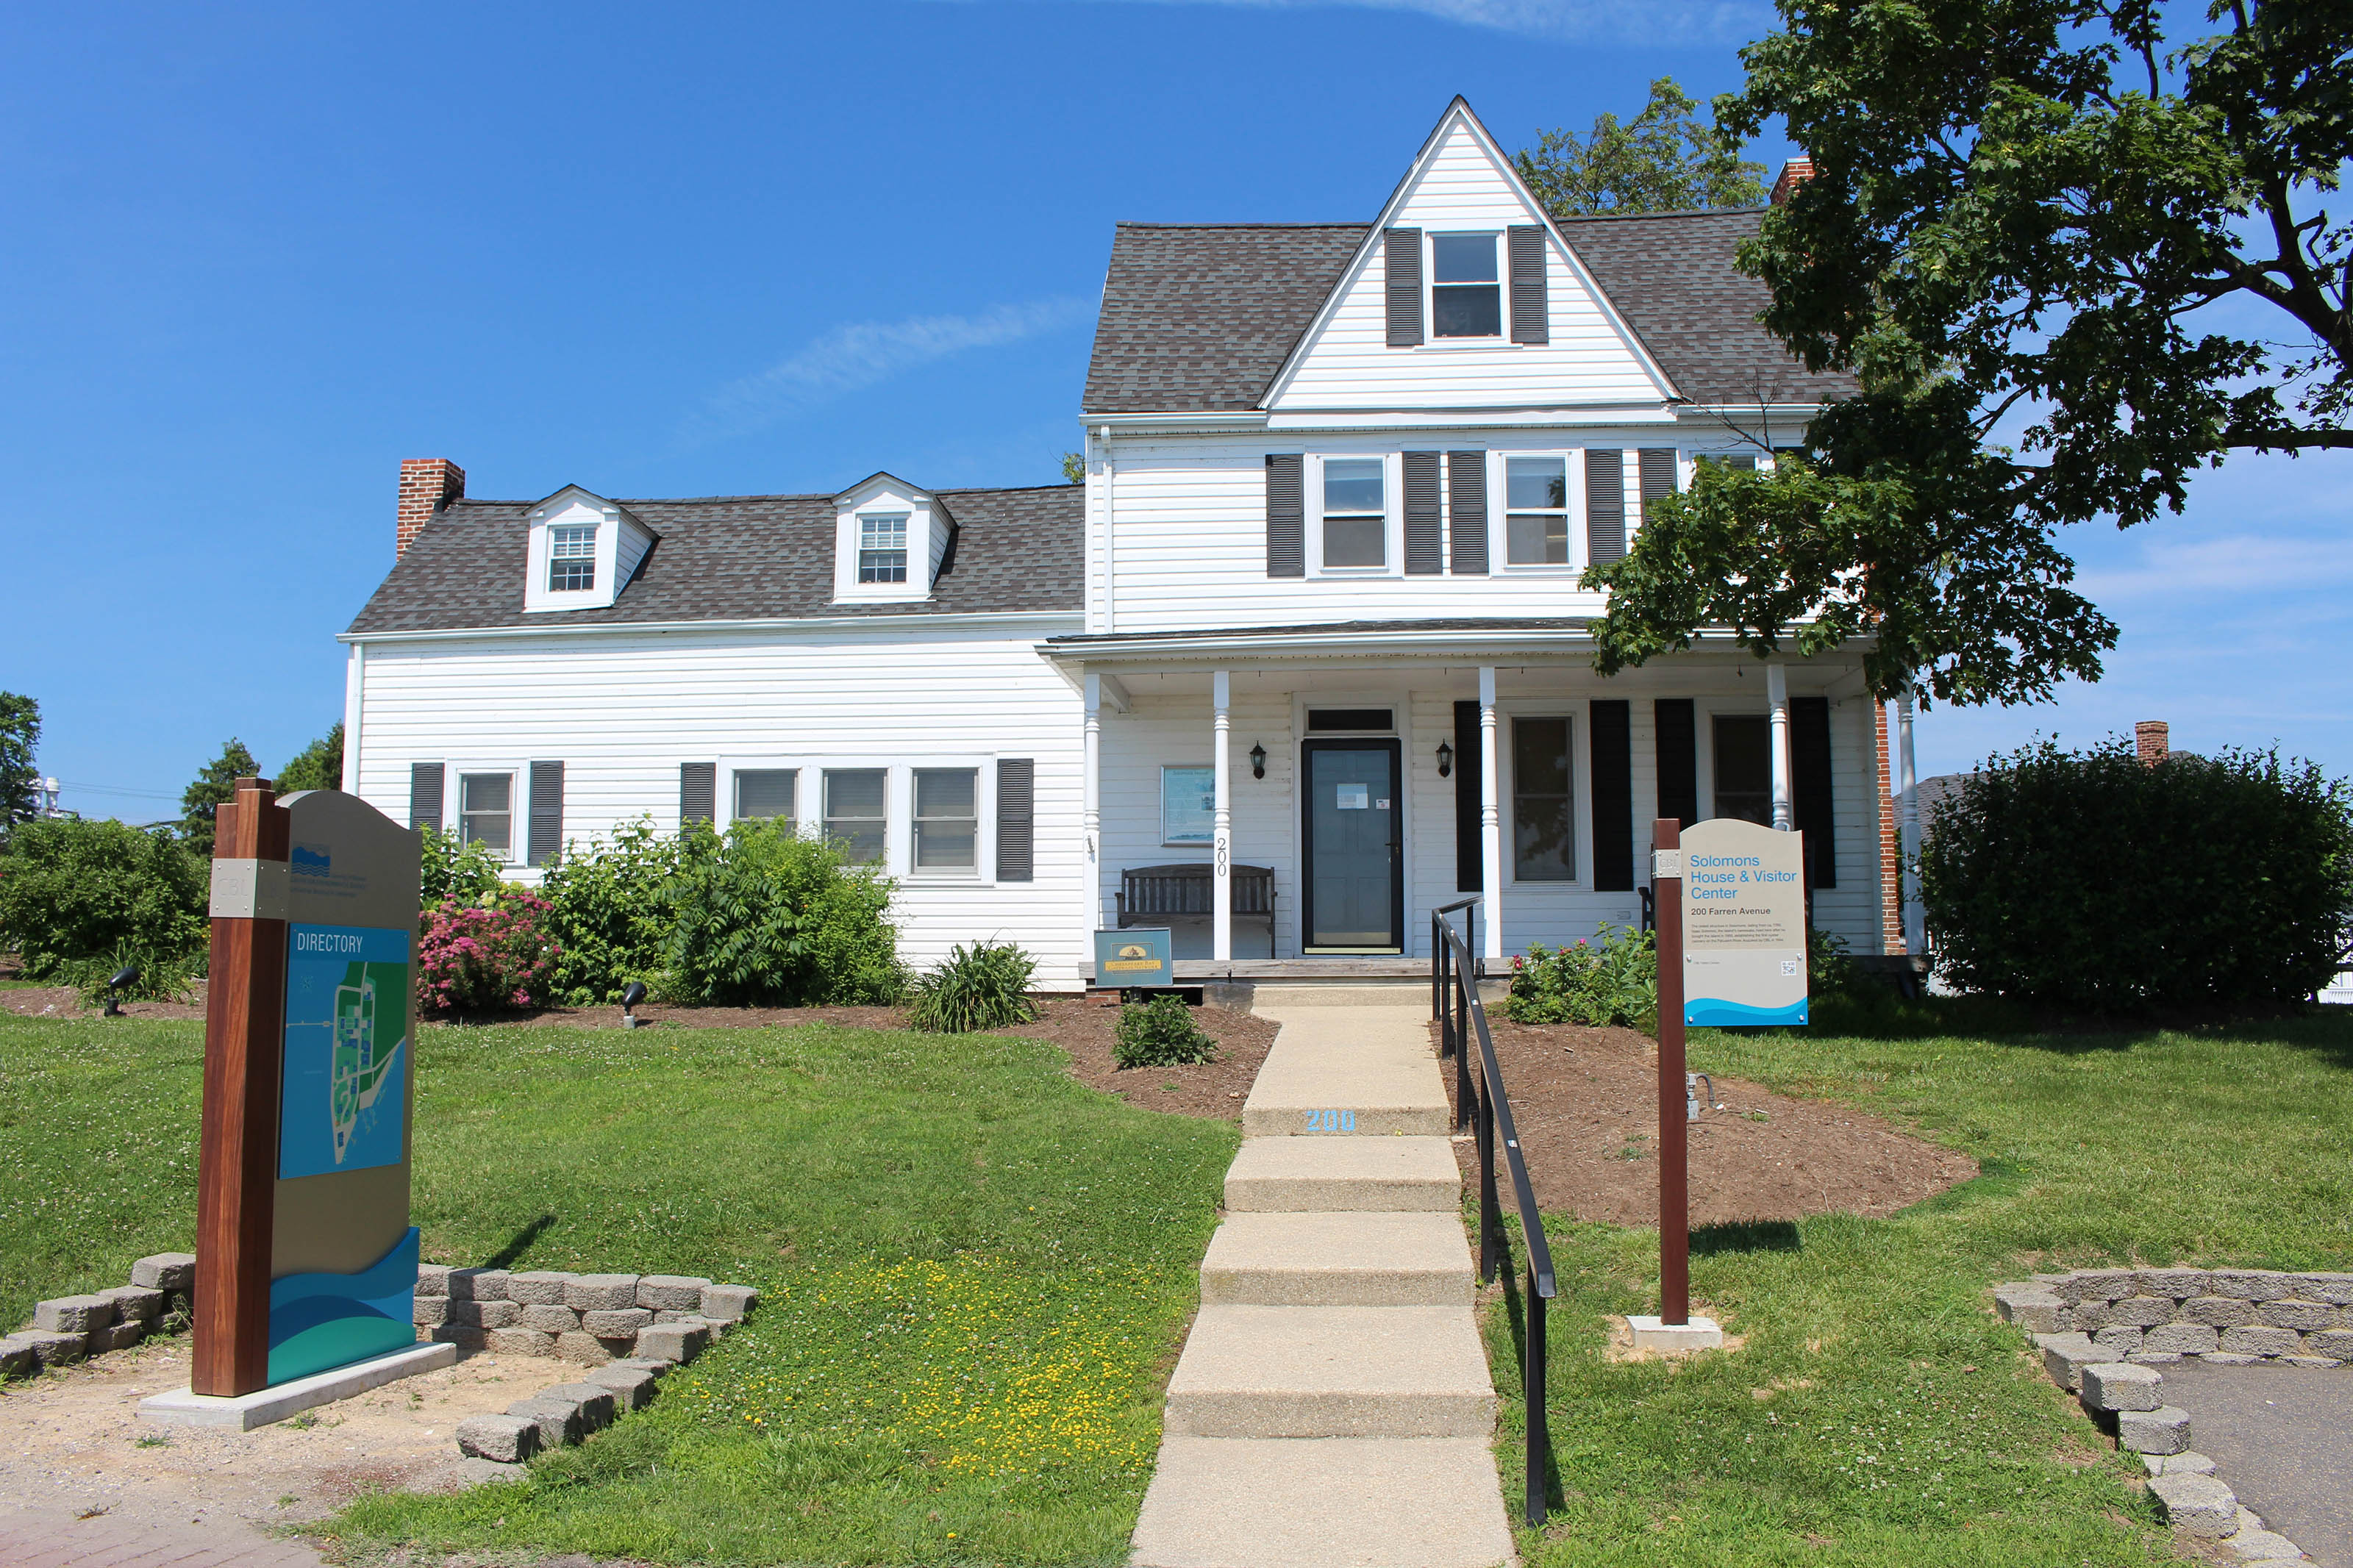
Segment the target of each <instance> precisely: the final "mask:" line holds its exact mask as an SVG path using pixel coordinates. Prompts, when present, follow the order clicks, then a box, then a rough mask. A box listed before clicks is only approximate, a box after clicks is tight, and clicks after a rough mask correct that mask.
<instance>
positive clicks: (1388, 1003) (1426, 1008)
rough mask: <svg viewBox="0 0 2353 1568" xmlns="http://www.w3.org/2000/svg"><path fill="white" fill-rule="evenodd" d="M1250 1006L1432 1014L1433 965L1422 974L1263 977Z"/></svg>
mask: <svg viewBox="0 0 2353 1568" xmlns="http://www.w3.org/2000/svg"><path fill="white" fill-rule="evenodd" d="M1250 1006H1251V1007H1252V1008H1253V1009H1254V1010H1255V1011H1258V1012H1261V1013H1268V1014H1279V1013H1282V1012H1286V1011H1288V1010H1289V1009H1291V1008H1293V1007H1385V1008H1386V1007H1398V1008H1413V1009H1418V1010H1419V1013H1420V1015H1421V1016H1423V1017H1428V1016H1430V968H1429V966H1428V965H1427V964H1425V965H1423V966H1422V968H1421V971H1420V972H1419V973H1416V974H1411V975H1394V976H1383V977H1380V978H1369V977H1366V978H1349V979H1345V980H1259V981H1253V982H1252V983H1251V989H1250Z"/></svg>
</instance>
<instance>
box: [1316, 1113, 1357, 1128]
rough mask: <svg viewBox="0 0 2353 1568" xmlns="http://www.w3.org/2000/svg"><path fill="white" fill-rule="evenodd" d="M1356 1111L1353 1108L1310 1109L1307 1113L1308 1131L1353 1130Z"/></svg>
mask: <svg viewBox="0 0 2353 1568" xmlns="http://www.w3.org/2000/svg"><path fill="white" fill-rule="evenodd" d="M1307 1131H1310V1132H1354V1131H1356V1112H1355V1111H1353V1110H1311V1111H1309V1112H1308V1113H1307Z"/></svg>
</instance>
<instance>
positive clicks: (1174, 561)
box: [343, 100, 1901, 987]
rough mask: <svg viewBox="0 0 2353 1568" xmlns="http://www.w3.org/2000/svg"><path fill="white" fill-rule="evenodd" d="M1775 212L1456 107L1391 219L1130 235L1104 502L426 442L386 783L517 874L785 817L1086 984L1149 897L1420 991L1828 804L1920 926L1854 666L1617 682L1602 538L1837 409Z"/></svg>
mask: <svg viewBox="0 0 2353 1568" xmlns="http://www.w3.org/2000/svg"><path fill="white" fill-rule="evenodd" d="M1786 177H1787V176H1785V178H1786ZM1757 223H1758V214H1757V213H1756V212H1708V213H1693V214H1663V215H1656V216H1641V217H1623V218H1595V219H1581V220H1577V221H1572V222H1554V221H1549V220H1547V218H1546V216H1545V214H1544V212H1543V210H1542V208H1541V207H1540V206H1539V205H1537V203H1536V202H1535V200H1534V199H1533V198H1532V197H1531V196H1530V195H1529V193H1528V191H1527V189H1526V187H1525V185H1524V184H1522V183H1521V182H1520V180H1519V179H1518V178H1517V177H1516V175H1515V174H1514V171H1513V168H1512V165H1511V162H1510V160H1509V159H1508V158H1507V157H1506V156H1505V154H1504V152H1503V151H1502V150H1501V149H1500V148H1499V147H1498V146H1497V145H1496V143H1495V142H1494V140H1493V137H1491V136H1490V135H1489V134H1488V133H1487V132H1486V131H1485V129H1484V128H1483V127H1482V125H1481V124H1480V122H1479V121H1478V120H1477V118H1476V117H1475V116H1474V115H1473V114H1472V112H1471V110H1470V109H1469V107H1468V106H1467V105H1465V104H1464V103H1462V102H1461V100H1456V102H1455V103H1454V104H1453V105H1451V107H1450V108H1449V109H1448V110H1447V111H1446V113H1445V115H1444V117H1443V118H1442V119H1441V120H1440V122H1439V124H1438V127H1437V129H1436V130H1435V131H1433V132H1431V133H1430V138H1429V140H1428V141H1427V142H1425V143H1424V144H1423V146H1422V148H1421V150H1420V153H1419V154H1418V155H1417V156H1416V157H1415V159H1414V160H1413V163H1412V165H1411V167H1410V168H1409V169H1408V170H1407V172H1406V174H1405V178H1404V179H1403V180H1402V181H1401V182H1400V183H1399V184H1398V187H1397V189H1396V192H1395V193H1394V194H1393V195H1391V196H1390V197H1389V199H1388V203H1387V204H1386V205H1384V206H1383V207H1382V208H1381V209H1380V210H1379V212H1378V213H1377V214H1375V215H1372V216H1370V220H1369V221H1366V222H1359V223H1339V224H1333V223H1319V224H1293V223H1235V224H1149V223H1135V224H1123V225H1121V226H1119V227H1118V229H1117V231H1116V232H1115V234H1114V235H1113V241H1112V251H1111V260H1110V267H1109V272H1108V276H1107V278H1106V279H1105V281H1104V285H1103V306H1102V315H1101V319H1100V321H1099V323H1098V325H1097V329H1096V334H1095V341H1094V351H1093V359H1092V364H1091V365H1090V367H1089V370H1088V374H1087V382H1086V386H1085V390H1084V393H1083V395H1082V415H1083V419H1084V426H1085V452H1086V462H1087V478H1086V482H1085V483H1084V484H1083V485H1071V486H1055V487H1051V488H1047V489H1001V490H986V489H929V488H927V487H925V486H924V485H923V484H922V483H921V482H920V476H917V477H915V478H913V479H902V478H900V477H898V476H897V475H894V474H892V473H888V472H881V473H876V474H873V475H872V476H871V477H870V478H867V479H861V480H860V481H859V482H858V483H856V484H854V485H851V486H850V487H849V488H848V489H843V490H840V491H839V492H837V493H831V494H816V495H811V494H796V495H764V496H721V497H711V498H703V499H693V500H615V499H610V498H608V497H607V496H605V495H603V494H601V493H598V492H596V491H595V490H593V489H585V488H583V487H582V486H580V485H577V484H568V485H566V486H565V487H564V488H563V489H558V490H556V491H555V492H554V494H552V495H549V496H547V497H546V498H545V499H543V500H473V499H470V498H469V497H467V496H466V495H465V493H464V491H465V480H464V476H463V474H462V473H461V472H460V471H459V468H457V467H456V466H455V465H454V464H452V463H449V462H447V461H442V460H438V459H437V460H429V461H413V462H409V463H406V464H405V465H404V466H403V468H402V474H401V494H400V506H399V523H398V555H397V559H396V563H395V565H394V567H393V570H392V573H391V574H390V575H389V576H388V577H386V578H385V582H384V584H383V586H382V587H380V588H379V589H377V591H376V593H375V595H374V597H373V598H371V599H370V600H369V602H368V604H367V606H366V608H365V609H364V610H363V611H362V612H361V613H360V616H359V617H358V619H356V620H355V621H353V624H352V626H351V629H350V630H349V631H348V632H346V633H345V634H343V641H344V642H345V643H346V644H348V645H349V660H350V664H349V683H348V696H347V699H346V712H345V718H344V723H345V736H346V739H345V749H344V767H345V784H344V787H346V788H347V789H352V790H354V791H356V792H358V793H359V794H360V795H364V796H365V797H366V798H367V799H368V800H369V801H371V802H372V803H374V804H375V805H378V806H380V807H381V808H383V809H384V810H385V811H387V812H389V813H391V814H392V815H393V816H396V817H398V818H400V819H401V820H404V821H408V822H411V823H418V824H422V823H434V824H438V825H439V826H441V827H442V828H443V829H444V830H446V831H450V832H456V833H462V834H463V835H465V836H466V837H469V838H476V839H480V840H482V841H483V842H485V843H488V844H491V845H494V846H497V847H500V848H501V849H502V850H503V851H504V852H505V853H506V855H507V857H508V858H509V860H510V862H511V863H512V867H513V868H514V871H513V874H514V876H515V877H516V878H517V879H520V880H523V881H526V882H527V881H530V880H531V879H533V877H534V876H535V875H536V874H537V868H541V867H543V866H545V865H546V864H547V863H548V862H549V861H550V859H551V858H554V857H555V856H557V855H559V854H561V853H562V852H563V849H564V847H565V845H566V844H567V843H568V842H573V841H578V840H585V839H587V838H589V837H593V836H595V835H597V834H600V833H603V832H606V831H607V830H608V829H610V828H611V827H612V826H614V825H616V824H617V823H620V822H623V821H625V820H628V819H630V818H634V817H638V816H648V815H650V816H652V818H653V819H654V820H655V822H656V823H657V824H659V825H660V826H665V827H668V826H676V825H677V824H678V823H679V822H680V821H681V819H682V818H689V817H712V818H715V819H717V820H718V821H720V822H722V823H724V822H726V821H729V820H732V819H734V818H739V817H747V816H785V817H789V818H792V819H794V820H796V821H797V822H798V823H800V824H801V825H802V826H804V827H806V828H807V830H809V831H812V832H824V833H827V834H830V835H833V836H836V837H839V838H842V839H845V840H847V841H848V842H849V844H850V845H851V846H852V847H854V850H855V852H856V853H858V854H860V856H863V857H867V858H872V859H875V860H878V861H880V862H881V864H882V865H883V866H885V867H886V868H888V869H889V871H890V873H891V875H892V877H893V878H895V879H896V880H897V883H898V889H899V891H898V895H897V905H896V908H897V914H898V918H899V919H900V921H901V922H902V932H903V940H902V951H903V952H904V953H905V955H906V956H907V957H908V958H909V959H910V960H911V961H913V962H914V963H919V964H920V963H930V962H932V961H934V960H935V959H936V958H938V957H939V956H940V955H941V954H943V953H944V952H945V951H946V949H947V948H948V946H949V945H950V944H951V943H953V942H969V941H973V940H976V939H979V938H984V937H989V938H998V939H1010V940H1013V941H1017V942H1020V943H1022V944H1023V945H1024V946H1026V947H1028V948H1029V950H1030V951H1031V952H1035V953H1037V954H1038V955H1039V957H1040V959H1041V961H1042V962H1041V968H1040V976H1041V979H1042V980H1043V981H1044V982H1045V983H1047V984H1051V985H1055V986H1060V987H1072V986H1076V985H1078V984H1081V983H1082V980H1083V979H1084V977H1085V976H1086V975H1087V974H1088V973H1091V965H1092V941H1091V938H1090V932H1092V931H1096V930H1099V929H1108V928H1113V927H1116V926H1117V925H1119V924H1120V923H1121V922H1122V921H1126V922H1128V923H1130V924H1147V925H1167V926H1169V927H1170V928H1171V929H1173V930H1174V931H1175V932H1176V952H1177V956H1178V960H1179V973H1180V977H1187V978H1209V977H1213V976H1215V975H1219V974H1233V975H1238V976H1248V975H1250V974H1252V973H1270V972H1271V971H1269V970H1268V969H1266V968H1265V967H1263V966H1264V965H1266V964H1267V963H1270V962H1276V963H1281V964H1282V968H1283V970H1284V971H1285V972H1293V973H1296V972H1298V971H1300V970H1301V969H1303V968H1310V969H1315V970H1318V971H1320V972H1329V973H1335V974H1340V973H1377V972H1379V971H1381V970H1382V969H1384V968H1387V969H1388V970H1391V971H1398V970H1401V969H1402V967H1403V966H1404V965H1405V964H1406V963H1409V962H1411V961H1413V960H1416V959H1422V960H1426V959H1427V956H1428V952H1429V945H1430V938H1429V911H1430V910H1431V909H1432V908H1433V907H1435V906H1439V905H1442V904H1446V903H1450V902H1452V901H1453V900H1457V899H1459V898H1461V897H1463V896H1465V894H1466V893H1467V892H1469V891H1471V890H1479V889H1483V892H1484V899H1485V902H1484V906H1483V912H1482V916H1481V930H1480V938H1481V941H1482V946H1483V949H1484V952H1485V953H1486V955H1487V956H1488V957H1489V958H1490V960H1493V959H1497V958H1502V957H1504V956H1505V955H1508V954H1511V953H1514V952H1523V951H1525V948H1526V946H1527V944H1529V943H1530V942H1546V943H1555V942H1564V941H1574V940H1575V939H1577V938H1578V937H1580V936H1586V935H1589V934H1591V933H1592V932H1593V931H1594V929H1595V927H1596V925H1597V923H1598V922H1600V921H1612V922H1618V923H1620V924H1630V923H1634V922H1636V921H1639V920H1640V919H1641V889H1643V888H1644V887H1645V885H1646V884H1647V883H1648V880H1649V877H1650V864H1649V857H1648V853H1647V852H1648V849H1649V847H1650V837H1651V819H1652V817H1653V816H1677V817H1681V818H1683V819H1684V820H1686V821H1690V820H1694V819H1696V818H1701V817H1706V816H1744V817H1748V818H1751V819H1754V820H1758V821H1767V822H1769V821H1773V820H1775V819H1776V817H1777V816H1778V818H1779V819H1780V820H1781V821H1783V822H1787V823H1791V824H1793V825H1794V826H1797V827H1799V828H1802V829H1804V830H1805V831H1806V833H1807V834H1808V836H1809V844H1810V854H1811V857H1812V879H1813V883H1814V887H1815V911H1816V921H1817V923H1818V924H1819V925H1820V926H1822V927H1824V928H1826V929H1828V930H1830V931H1834V932H1836V933H1838V934H1839V935H1841V936H1842V937H1844V938H1845V939H1846V940H1847V942H1849V943H1850V944H1851V946H1852V948H1853V950H1854V951H1855V952H1859V953H1879V952H1888V951H1892V950H1894V949H1895V948H1897V947H1898V946H1899V945H1900V942H1901V938H1900V935H1899V932H1900V929H1901V928H1900V925H1899V923H1898V921H1897V918H1896V911H1895V910H1894V908H1893V907H1892V906H1893V896H1894V887H1893V866H1894V861H1893V856H1892V849H1891V842H1892V835H1891V834H1890V832H1889V831H1888V830H1889V827H1890V823H1889V813H1888V812H1887V810H1886V806H1885V802H1886V798H1887V791H1886V762H1885V758H1886V739H1885V736H1886V731H1885V727H1884V721H1883V711H1882V710H1880V709H1879V708H1878V706H1877V705H1876V704H1875V703H1874V702H1873V700H1872V699H1871V697H1870V695H1869V693H1868V691H1867V690H1866V689H1865V687H1864V684H1863V678H1862V668H1861V664H1860V659H1859V657H1858V656H1856V655H1855V654H1852V653H1841V654H1840V655H1838V656H1835V657H1829V658H1814V659H1808V660H1798V659H1794V658H1792V659H1790V660H1788V661H1787V662H1783V663H1774V664H1767V663H1764V662H1761V661H1759V660H1757V658H1754V657H1752V656H1750V655H1748V654H1746V653H1742V652H1739V651H1737V650H1736V649H1735V648H1734V647H1732V646H1731V645H1730V644H1729V642H1728V641H1725V640H1720V639H1706V638H1703V639H1702V641H1701V644H1700V646H1699V647H1698V648H1696V649H1695V650H1694V651H1692V652H1690V653H1686V654H1682V655H1678V656H1675V657H1672V658H1662V659H1659V660H1657V661H1655V662H1653V663H1652V664H1651V665H1650V666H1648V667H1646V668H1641V669H1639V670H1635V671H1630V672H1628V673H1626V674H1623V675H1620V676H1619V677H1617V678H1616V679H1609V680H1604V679H1600V678H1599V677H1598V676H1597V675H1596V674H1595V672H1594V670H1593V668H1592V666H1591V653H1592V643H1591V638H1590V636H1589V633H1588V625H1589V623H1590V620H1591V618H1592V617H1594V616H1596V615H1598V614H1599V611H1600V610H1601V608H1602V605H1601V603H1600V601H1599V598H1598V597H1597V596H1596V595H1592V594H1589V593H1587V592H1585V591H1583V590H1582V589H1580V588H1579V587H1578V586H1577V574H1579V573H1580V572H1581V571H1582V570H1583V569H1584V568H1585V567H1586V565H1587V564H1588V563H1591V562H1594V561H1599V560H1606V559H1609V558H1610V557H1613V556H1616V555H1618V554H1620V553H1621V552H1623V551H1624V550H1625V548H1626V542H1627V540H1628V538H1629V536H1630V534H1631V533H1632V532H1633V531H1636V530H1638V529H1639V528H1640V527H1641V520H1642V515H1643V509H1644V508H1645V506H1647V505H1648V504H1650V503H1651V500H1654V499H1655V498H1657V497H1659V496H1662V495H1663V494H1665V493H1667V492H1668V491H1669V490H1671V489H1674V488H1676V487H1679V486H1683V485H1687V484H1688V483H1689V482H1690V481H1691V478H1692V475H1693V472H1694V465H1695V464H1696V463H1699V462H1702V461H1707V460H1715V461H1719V462H1725V463H1733V464H1754V463H1760V462H1766V463H1769V462H1770V461H1771V460H1772V458H1771V451H1772V449H1773V447H1774V446H1775V445H1776V444H1780V445H1788V444H1789V443H1790V442H1792V441H1793V440H1794V439H1795V437H1797V435H1798V433H1799V430H1800V429H1801V427H1802V426H1803V424H1804V422H1805V421H1806V419H1807V418H1808V417H1809V416H1810V413H1811V412H1812V411H1813V410H1814V409H1816V408H1817V407H1818V406H1819V405H1820V403H1821V402H1822V400H1823V399H1825V398H1826V397H1830V396H1832V395H1837V394H1839V393H1840V392H1841V391H1842V390H1844V389H1845V387H1846V384H1845V383H1844V382H1842V381H1841V380H1840V379H1839V378H1836V377H1833V376H1823V375H1811V374H1807V373H1806V372H1805V371H1804V369H1803V368H1802V367H1801V366H1799V364H1797V363H1794V362H1793V361H1791V360H1790V359H1789V358H1788V356H1787V355H1786V354H1785V353H1783V352H1782V350H1781V349H1780V347H1779V345H1778V343H1777V342H1775V341H1774V340H1773V339H1771V338H1770V337H1769V336H1768V335H1767V333H1766V332H1765V331H1764V330H1763V329H1762V328H1761V327H1760V326H1759V325H1758V324H1757V311H1758V310H1759V309H1760V308H1761V307H1762V305H1763V304H1764V302H1765V294H1764V291H1763V289H1762V287H1761V285H1759V284H1757V282H1755V281H1754V280H1752V279H1747V278H1746V277H1744V276H1742V275H1741V274H1740V273H1739V272H1738V271H1737V270H1736V268H1735V266H1734V250H1735V247H1736V246H1737V245H1738V243H1739V242H1740V240H1741V239H1742V238H1743V237H1746V236H1748V235H1751V234H1753V233H1755V232H1756V229H1757ZM586 477H587V478H589V479H593V478H594V476H593V475H592V476H586Z"/></svg>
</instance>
